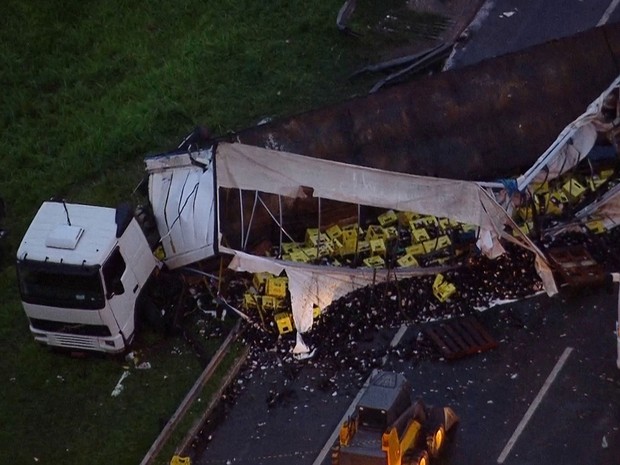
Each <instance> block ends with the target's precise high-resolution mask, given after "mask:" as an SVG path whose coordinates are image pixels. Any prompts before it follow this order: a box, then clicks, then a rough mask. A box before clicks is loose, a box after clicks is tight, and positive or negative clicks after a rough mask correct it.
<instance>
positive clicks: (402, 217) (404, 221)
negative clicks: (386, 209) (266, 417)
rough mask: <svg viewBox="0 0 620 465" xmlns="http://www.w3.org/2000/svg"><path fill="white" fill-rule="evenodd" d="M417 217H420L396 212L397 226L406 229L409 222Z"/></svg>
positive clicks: (415, 214) (412, 213) (411, 213)
mask: <svg viewBox="0 0 620 465" xmlns="http://www.w3.org/2000/svg"><path fill="white" fill-rule="evenodd" d="M419 217H420V215H418V214H417V213H414V212H398V224H400V225H401V226H402V227H404V228H408V227H409V225H410V224H411V222H412V221H413V220H415V219H418V218H419Z"/></svg>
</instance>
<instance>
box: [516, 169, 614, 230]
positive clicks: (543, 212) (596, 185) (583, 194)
mask: <svg viewBox="0 0 620 465" xmlns="http://www.w3.org/2000/svg"><path fill="white" fill-rule="evenodd" d="M588 166H589V169H588V170H587V171H585V172H584V171H583V170H581V171H580V170H575V171H571V172H569V173H565V174H564V175H562V176H560V177H558V178H556V179H553V180H552V181H543V182H533V183H532V184H530V185H529V186H528V188H527V190H526V191H525V192H524V193H521V194H517V195H516V196H515V197H516V198H513V199H512V200H513V205H514V210H513V220H514V221H515V224H516V225H517V228H518V229H515V230H514V231H513V235H515V236H517V235H520V234H525V235H527V236H530V237H533V238H534V237H535V235H539V236H540V235H543V234H544V231H545V230H546V229H549V228H553V227H555V226H557V225H558V224H560V223H562V222H564V221H566V220H571V219H572V218H573V216H574V214H575V213H577V212H579V211H580V210H581V209H582V208H584V207H585V206H586V205H588V204H590V203H592V202H593V201H595V200H596V199H597V198H600V197H601V196H602V195H603V194H604V193H605V192H607V191H609V190H610V189H612V188H613V187H615V186H616V185H617V184H618V183H619V181H618V179H617V176H616V173H615V170H614V169H613V167H600V168H599V169H594V168H593V167H591V166H590V165H588ZM582 228H583V229H584V230H587V231H589V232H593V233H597V234H600V233H603V232H605V231H606V226H605V223H604V218H601V217H598V216H596V215H594V216H587V217H586V218H585V220H584V221H583V223H582Z"/></svg>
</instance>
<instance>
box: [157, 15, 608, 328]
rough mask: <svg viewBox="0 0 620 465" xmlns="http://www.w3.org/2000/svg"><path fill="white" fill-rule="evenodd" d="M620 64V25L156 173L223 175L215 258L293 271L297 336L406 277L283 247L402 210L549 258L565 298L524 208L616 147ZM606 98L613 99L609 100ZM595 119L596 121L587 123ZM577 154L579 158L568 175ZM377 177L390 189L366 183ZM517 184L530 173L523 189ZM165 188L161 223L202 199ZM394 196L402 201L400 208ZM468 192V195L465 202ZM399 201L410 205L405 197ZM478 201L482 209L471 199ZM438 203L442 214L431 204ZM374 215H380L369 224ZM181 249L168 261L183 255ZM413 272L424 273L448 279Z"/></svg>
mask: <svg viewBox="0 0 620 465" xmlns="http://www.w3.org/2000/svg"><path fill="white" fill-rule="evenodd" d="M575 50H581V52H583V53H576V52H575ZM586 52H587V53H586ZM619 53H620V34H619V31H618V26H617V25H612V26H605V27H602V28H597V29H594V30H591V31H588V32H585V33H582V34H578V35H576V36H573V37H570V38H568V39H562V40H558V41H553V42H550V43H548V44H543V45H539V46H535V47H532V48H530V49H527V50H526V51H523V52H519V53H515V54H510V55H506V56H504V57H499V58H495V59H492V60H487V61H485V62H482V63H479V64H477V65H474V66H471V67H468V68H463V69H460V70H453V71H448V72H446V73H442V74H439V75H436V76H431V77H427V78H424V79H421V80H418V81H415V82H413V83H408V84H403V85H399V86H397V87H394V88H392V89H388V90H385V91H382V92H380V93H377V94H374V95H371V96H368V97H358V98H356V99H352V100H350V101H347V102H344V103H341V104H338V105H335V106H331V107H326V108H323V109H317V110H313V111H310V112H307V113H303V114H301V115H297V116H293V117H290V118H287V119H282V120H277V121H274V122H271V123H266V124H263V125H259V126H256V127H254V128H248V129H245V130H242V131H239V132H238V133H235V134H233V135H229V136H225V137H221V138H215V139H213V140H211V141H209V142H211V143H213V151H209V150H206V151H202V150H201V151H200V152H199V153H198V158H201V160H202V161H199V162H198V163H195V162H194V161H192V160H193V158H192V156H193V155H192V152H191V149H192V148H194V146H193V145H191V144H186V145H184V146H183V147H181V151H180V153H178V154H176V155H172V157H183V156H186V157H189V158H185V160H184V161H181V162H179V160H180V158H176V160H175V161H170V160H166V157H168V156H169V155H167V156H164V157H160V158H159V159H158V160H157V161H153V163H155V164H156V165H157V166H155V164H154V165H152V167H151V168H153V169H152V170H151V168H149V169H150V170H151V171H152V172H158V173H163V172H164V171H165V170H167V169H168V168H172V169H174V167H175V166H179V164H182V165H185V166H190V165H192V164H196V165H201V164H202V165H203V166H209V167H210V168H208V169H207V171H208V170H211V172H212V175H213V178H212V181H210V183H212V184H210V185H213V186H215V188H214V194H215V195H214V202H215V201H216V202H217V205H216V204H215V203H214V204H213V207H212V208H211V211H212V212H213V215H214V216H213V218H214V219H213V222H212V224H213V225H217V226H216V227H217V228H218V229H217V231H218V232H217V234H215V235H214V237H218V239H219V240H218V241H217V242H218V243H216V244H214V250H216V251H219V252H222V251H223V252H226V253H228V254H234V255H235V261H233V263H232V265H231V267H232V268H233V269H236V270H238V271H247V272H254V273H257V272H261V271H267V272H270V273H272V274H274V275H280V274H282V273H283V272H285V273H286V275H287V276H288V277H289V291H290V292H291V300H292V306H293V319H294V323H295V325H294V326H295V327H296V328H297V329H298V330H300V331H302V332H303V331H304V330H306V329H308V328H309V327H310V326H311V325H312V317H313V310H312V309H313V305H312V304H316V305H318V307H319V308H325V305H328V304H329V302H331V301H332V300H333V299H334V298H336V297H337V296H338V295H340V292H345V289H348V291H349V292H350V291H351V290H353V289H355V288H356V287H359V286H362V285H367V284H369V283H376V282H379V281H380V280H381V279H387V277H388V276H389V275H390V273H393V272H395V271H398V270H395V269H393V268H391V267H389V266H388V267H387V268H384V269H382V270H380V271H379V270H377V269H376V268H375V267H373V266H367V267H365V268H366V269H359V270H356V271H355V272H352V271H351V270H350V269H348V268H346V269H345V268H340V269H338V268H339V267H331V268H329V272H327V271H326V269H325V268H323V269H321V270H319V269H314V268H313V266H314V265H316V264H319V263H322V262H323V260H321V259H322V258H323V257H321V256H320V254H319V253H318V251H319V249H320V245H317V244H316V243H314V244H313V245H314V246H315V247H316V248H317V254H316V256H314V257H311V258H310V260H309V261H307V262H303V260H302V262H303V263H295V260H293V261H292V262H291V261H288V260H287V259H286V258H285V257H284V256H283V255H284V254H283V253H282V252H283V244H284V243H285V242H288V243H295V242H304V240H303V235H304V233H306V242H308V241H307V239H308V237H307V236H308V230H309V229H310V228H312V229H316V230H317V231H318V237H319V238H321V237H322V234H323V233H324V232H326V230H327V229H328V228H329V227H331V226H333V225H334V224H336V223H338V222H339V221H341V220H343V219H345V220H347V221H348V222H349V223H351V224H357V225H359V224H361V223H362V222H363V221H364V216H366V217H367V218H371V217H373V215H374V217H376V216H377V214H379V213H380V212H381V211H382V210H383V211H385V210H386V209H390V208H393V209H395V210H399V211H405V212H407V211H411V212H414V213H415V214H421V215H431V216H434V217H436V218H438V217H444V218H448V219H449V218H452V219H454V218H456V219H457V221H459V222H461V223H464V224H465V223H470V224H473V225H475V226H477V227H478V226H482V233H480V232H479V233H478V235H477V240H478V248H480V249H482V250H483V251H485V252H486V253H489V254H490V255H491V256H497V255H498V254H499V253H501V252H502V251H503V249H502V247H501V244H500V243H499V240H500V239H502V240H508V241H513V242H519V243H520V244H521V245H523V246H524V247H526V248H527V249H529V250H530V251H532V252H533V253H534V254H536V256H537V257H538V258H539V260H538V261H537V265H538V266H539V273H540V274H541V276H542V278H543V281H544V282H545V287H546V288H547V291H548V292H550V293H554V292H557V288H556V287H555V283H554V279H553V277H552V270H550V269H549V263H548V260H547V259H546V257H545V254H544V252H543V251H541V250H540V249H539V246H538V245H537V244H536V243H535V242H534V241H533V240H532V239H531V238H529V237H528V235H527V234H525V233H523V234H522V233H520V232H519V231H521V226H522V225H521V224H518V223H517V221H518V218H515V217H514V216H513V210H514V208H515V204H514V198H513V196H514V194H515V193H519V192H523V191H524V190H525V189H526V188H527V187H528V186H529V185H530V184H531V183H532V182H533V181H534V180H535V178H536V176H538V175H539V174H540V173H541V171H542V172H547V171H549V167H550V166H552V164H553V163H559V164H560V165H562V166H561V169H560V170H559V171H558V172H557V173H555V174H554V176H559V175H561V174H563V173H564V172H565V171H568V170H569V169H570V168H572V167H573V166H574V165H575V164H576V163H578V162H579V161H581V160H582V159H583V158H584V157H585V156H586V155H587V154H588V152H589V151H590V149H591V147H592V144H593V143H594V142H597V143H606V144H608V145H609V144H610V141H609V140H607V141H603V139H604V137H605V136H606V135H608V131H606V130H604V129H603V130H601V131H600V133H598V132H597V131H598V129H596V128H595V127H594V126H595V124H594V122H593V120H595V119H597V118H599V117H601V115H602V109H601V107H602V105H603V99H604V98H606V97H607V96H608V94H611V93H612V91H613V92H617V82H615V81H614V79H615V78H616V77H617V76H618V68H617V66H616V59H617V57H618V54H619ZM594 63H596V66H597V69H600V73H598V74H597V75H596V76H595V77H594V78H592V79H589V78H588V79H584V78H583V77H582V73H580V70H581V69H583V67H586V68H589V67H592V66H594ZM526 65H527V66H526ZM558 76H564V77H566V76H568V77H570V78H566V79H564V80H561V79H559V78H558ZM610 82H611V83H612V84H611V86H610ZM603 89H607V90H604V91H603V94H601V91H602V90H603ZM489 108H490V109H492V110H491V111H489ZM584 108H588V110H587V111H586V113H583V110H584ZM550 109H551V111H550ZM603 116H605V115H603ZM599 119H600V118H599ZM612 119H613V118H612ZM571 121H572V122H571ZM599 122H600V121H599ZM604 124H607V123H603V125H604ZM558 133H559V134H560V136H559V137H555V135H556V134H558ZM593 135H594V139H596V140H593V138H592V136H593ZM554 138H555V140H554ZM231 141H233V143H231ZM188 148H189V149H190V150H189V152H187V149H188ZM572 149H575V150H577V152H578V153H579V156H578V157H576V158H574V157H573V158H574V159H572V160H571V161H570V163H566V162H565V161H566V160H568V159H569V158H570V157H568V155H570V154H571V153H572V152H571V150H572ZM181 153H185V155H181ZM194 153H196V152H194ZM437 154H441V156H437ZM540 154H542V156H541V155H540ZM313 159H314V160H315V161H314V162H313V161H312V160H313ZM194 160H197V159H194ZM231 160H234V161H233V162H232V163H231ZM302 160H303V161H302ZM573 162H574V163H573ZM338 170H340V171H338ZM216 171H217V176H216V175H215V174H213V173H216ZM556 171H557V170H556ZM205 173H206V171H205ZM334 173H339V174H336V175H334ZM369 173H373V175H375V174H378V175H380V176H385V179H391V181H385V180H384V181H380V182H379V183H373V182H370V183H367V180H368V179H370V178H371V175H370V174H369ZM517 173H523V174H522V176H521V177H519V178H518V179H517V180H516V181H515V179H514V176H515V174H517ZM409 177H410V178H409ZM165 178H166V176H165V175H164V179H165ZM397 179H401V181H396V180H397ZM498 179H499V181H494V182H493V180H498ZM549 179H551V178H549ZM392 181H393V182H394V183H393V184H391V185H390V183H391V182H392ZM474 181H489V182H481V183H480V182H474ZM365 183H366V184H365ZM155 184H157V185H156V186H155V188H154V189H153V191H158V190H160V189H162V188H164V190H163V191H161V192H158V193H157V196H158V198H160V199H165V200H166V202H168V204H167V205H164V206H163V207H162V206H161V205H160V206H158V205H157V204H156V205H155V209H156V216H157V209H158V208H164V209H168V210H170V208H172V210H174V207H175V205H176V206H177V207H178V206H179V205H186V204H188V203H191V202H190V200H191V198H190V197H191V193H192V192H194V190H195V189H194V188H192V186H191V185H185V184H183V185H182V186H181V187H177V188H176V190H177V191H179V192H185V194H183V195H181V197H179V198H175V197H174V196H170V195H169V192H167V191H166V190H165V189H166V188H167V186H166V185H165V182H164V183H163V184H161V183H159V181H157V180H156V181H155ZM431 184H433V185H434V187H429V186H430V185H431ZM440 184H441V187H440V186H439V185H440ZM388 185H389V187H391V190H392V191H394V192H393V193H394V195H395V197H393V198H391V200H390V199H389V198H388V197H389V196H387V193H388V191H389V189H387V188H386V186H388ZM415 185H418V186H424V188H423V189H420V190H419V191H418V194H415V193H413V194H412V192H409V194H412V195H413V196H411V195H409V194H406V193H404V192H406V189H405V190H403V191H400V189H401V188H402V187H403V186H415ZM377 186H383V187H381V188H379V189H377ZM459 186H460V187H462V188H463V189H465V190H464V191H463V190H461V191H460V192H459ZM152 187H153V186H152ZM414 189H415V188H414ZM425 189H426V190H425ZM443 189H448V190H447V191H446V190H443ZM328 191H329V192H328ZM399 191H400V192H401V194H402V195H403V196H404V201H403V199H402V198H398V193H399ZM448 191H449V192H450V193H449V194H448ZM465 191H466V192H468V193H469V194H467V193H465ZM259 192H260V194H259ZM424 192H426V193H425V194H424ZM188 193H189V195H188ZM473 193H475V194H474V196H478V197H477V198H475V197H472V195H470V194H473ZM373 194H376V195H375V197H374V198H372V199H371V198H370V197H372V196H373ZM215 197H217V200H215ZM430 197H432V198H433V199H434V200H435V201H434V202H432V203H430V204H429V203H428V198H430ZM425 199H426V203H424V202H425ZM463 199H468V200H469V201H471V202H472V204H471V205H472V208H471V209H469V210H468V211H467V212H462V211H461V212H460V213H459V212H457V210H458V207H460V206H462V205H459V202H461V201H462V200H463ZM482 199H485V201H484V202H482V201H481V200H482ZM485 202H486V203H485ZM194 203H195V202H194ZM500 204H501V205H500ZM475 205H477V206H475ZM489 205H492V208H489ZM368 207H370V208H375V209H378V211H375V212H367V211H366V210H365V209H366V208H368ZM172 210H170V212H171V211H172ZM481 211H484V213H481ZM177 216H178V215H177ZM170 220H171V221H169V222H168V223H167V224H164V223H162V224H160V225H159V226H160V227H159V229H160V232H161V233H162V236H164V237H165V238H166V240H169V241H174V240H175V239H174V234H171V229H172V227H173V226H174V225H175V224H176V221H173V220H175V216H174V215H171V216H170ZM321 240H322V239H320V240H319V242H320V241H321ZM181 242H182V241H181ZM311 242H312V241H311ZM164 245H165V244H164ZM171 245H173V247H169V250H173V249H174V248H175V247H174V244H171ZM306 245H308V244H306ZM245 252H250V253H245ZM258 255H261V256H262V257H259V256H258ZM266 256H267V257H266ZM171 257H172V254H171V255H170V256H169V258H171ZM280 258H285V259H284V260H280ZM379 268H381V267H379ZM400 268H402V269H400V271H404V270H407V271H412V270H413V272H415V273H418V274H428V273H437V272H438V271H439V270H438V269H420V268H419V267H415V266H414V267H408V266H402V267H400ZM336 275H338V276H340V277H342V276H343V275H346V276H348V278H347V279H346V280H345V279H342V278H336V277H335V276H336ZM353 275H355V276H356V277H355V278H354V277H352V276H353ZM291 276H293V278H292V279H291ZM340 281H342V283H344V284H343V285H342V289H341V291H338V292H331V290H333V287H332V288H331V290H330V291H326V290H327V289H330V286H329V285H328V283H329V282H331V283H334V282H340ZM321 294H326V295H324V296H322V295H321ZM297 299H301V300H297ZM296 307H297V310H295V308H296ZM302 307H303V308H302Z"/></svg>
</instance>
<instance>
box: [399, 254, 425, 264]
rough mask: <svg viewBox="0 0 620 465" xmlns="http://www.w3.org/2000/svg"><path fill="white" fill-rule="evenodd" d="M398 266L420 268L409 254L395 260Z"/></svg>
mask: <svg viewBox="0 0 620 465" xmlns="http://www.w3.org/2000/svg"><path fill="white" fill-rule="evenodd" d="M396 263H398V266H402V267H409V266H420V264H419V263H418V261H417V260H416V259H415V257H414V256H413V255H411V254H406V255H403V256H402V257H400V258H399V259H398V260H396Z"/></svg>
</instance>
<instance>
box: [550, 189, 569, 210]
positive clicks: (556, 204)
mask: <svg viewBox="0 0 620 465" xmlns="http://www.w3.org/2000/svg"><path fill="white" fill-rule="evenodd" d="M544 199H545V211H546V212H547V213H550V214H552V215H560V214H561V213H562V211H563V210H564V204H566V203H568V197H567V196H566V194H565V193H564V192H561V191H556V192H553V193H551V194H545V196H544Z"/></svg>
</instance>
